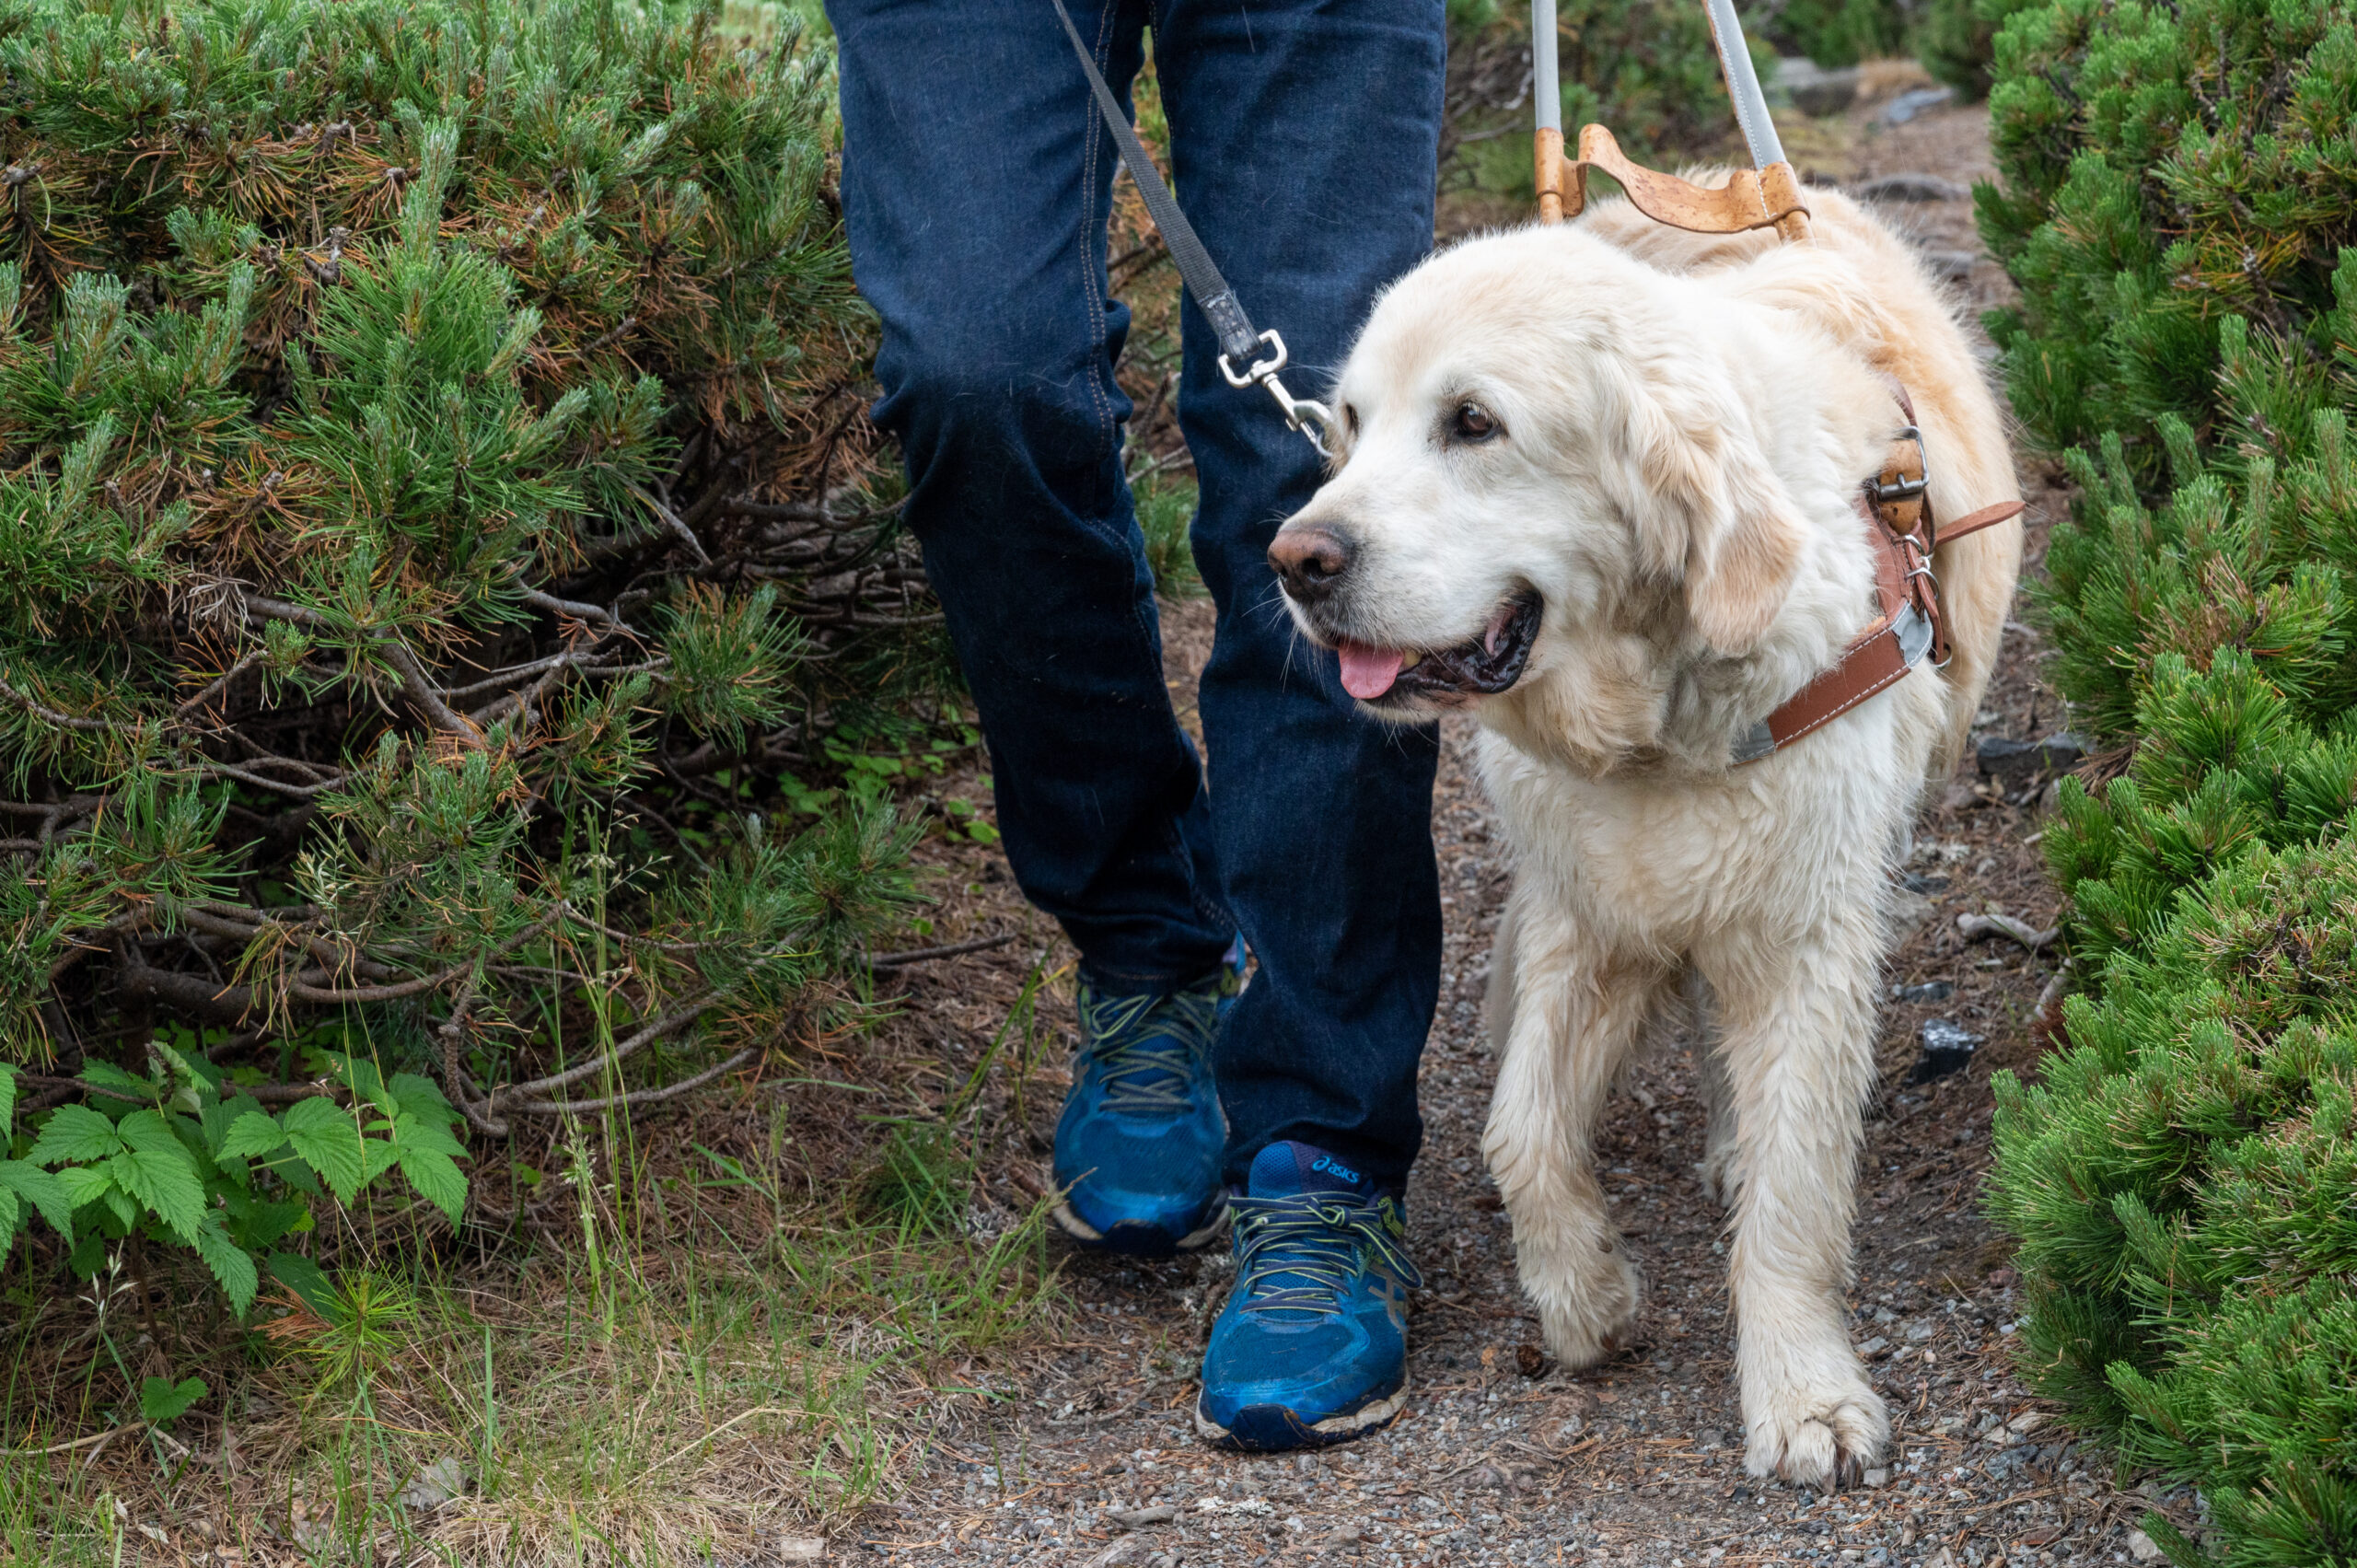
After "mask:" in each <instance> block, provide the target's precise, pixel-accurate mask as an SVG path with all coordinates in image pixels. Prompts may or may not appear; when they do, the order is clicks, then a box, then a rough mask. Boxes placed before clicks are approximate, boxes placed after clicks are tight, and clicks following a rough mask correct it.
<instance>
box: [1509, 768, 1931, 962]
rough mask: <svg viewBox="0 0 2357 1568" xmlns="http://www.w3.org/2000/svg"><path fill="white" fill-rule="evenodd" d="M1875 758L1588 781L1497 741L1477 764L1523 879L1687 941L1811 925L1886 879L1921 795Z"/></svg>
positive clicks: (1582, 908)
mask: <svg viewBox="0 0 2357 1568" xmlns="http://www.w3.org/2000/svg"><path fill="white" fill-rule="evenodd" d="M1863 750H1864V752H1865V753H1867V754H1860V752H1859V751H1854V750H1853V751H1852V752H1851V753H1850V754H1849V755H1847V756H1845V757H1843V758H1840V761H1841V762H1842V763H1844V764H1846V765H1844V766H1832V765H1829V764H1830V763H1831V762H1833V761H1835V759H1833V758H1831V757H1830V756H1829V757H1827V758H1826V759H1824V760H1823V761H1820V762H1817V764H1816V765H1809V766H1801V767H1794V766H1789V765H1787V766H1782V767H1778V768H1773V769H1761V768H1754V769H1738V770H1735V771H1732V772H1728V773H1726V774H1724V775H1717V776H1708V777H1700V778H1698V777H1694V776H1692V775H1685V776H1679V775H1677V774H1673V773H1670V772H1666V770H1665V771H1662V772H1631V773H1628V774H1626V775H1608V776H1606V777H1603V778H1589V777H1584V776H1582V775H1579V774H1576V773H1573V772H1568V771H1566V770H1563V769H1561V768H1558V767H1552V766H1550V765H1548V764H1546V763H1544V762H1541V761H1537V760H1535V759H1533V758H1531V757H1530V756H1529V755H1528V754H1527V753H1525V752H1523V751H1521V750H1518V749H1515V747H1514V746H1513V745H1512V744H1511V743H1509V742H1507V741H1505V740H1504V739H1503V738H1500V737H1498V736H1496V735H1494V734H1492V733H1488V732H1485V733H1484V734H1483V735H1482V738H1481V741H1480V747H1479V749H1478V753H1477V755H1478V759H1479V765H1480V773H1481V777H1482V783H1483V784H1484V786H1485V787H1486V788H1487V790H1488V792H1489V795H1490V798H1491V800H1492V803H1493V804H1494V805H1495V807H1496V809H1497V813H1498V818H1499V822H1500V825H1501V827H1502V828H1503V829H1504V832H1505V836H1506V839H1507V842H1509V844H1510V845H1511V846H1512V847H1513V850H1514V858H1515V875H1516V876H1517V877H1523V878H1527V877H1534V876H1535V877H1543V878H1545V879H1546V881H1547V883H1548V884H1549V885H1550V892H1549V896H1550V898H1551V899H1553V900H1557V901H1558V902H1559V903H1560V904H1561V905H1563V906H1568V910H1569V912H1574V913H1576V914H1578V915H1579V916H1580V917H1582V918H1584V919H1585V920H1587V921H1589V922H1591V923H1594V924H1596V925H1597V926H1599V927H1602V928H1604V929H1607V930H1609V931H1611V932H1613V933H1615V934H1616V935H1618V936H1620V938H1621V939H1623V940H1626V941H1629V942H1633V943H1637V944H1641V945H1646V946H1654V945H1665V946H1683V945H1685V944H1688V943H1690V942H1692V941H1694V940H1696V939H1697V938H1698V937H1700V936H1701V935H1706V934H1708V933H1709V932H1712V931H1714V930H1724V929H1726V928H1728V927H1730V926H1734V925H1754V924H1760V923H1777V924H1783V925H1794V924H1805V923H1810V922H1812V921H1814V920H1817V919H1819V918H1822V917H1824V916H1826V915H1828V914H1829V913H1831V912H1833V909H1834V906H1835V905H1837V904H1838V903H1840V901H1842V900H1854V899H1855V898H1857V897H1858V896H1859V889H1860V888H1861V887H1862V885H1865V884H1868V883H1871V882H1873V881H1875V880H1876V879H1877V878H1878V876H1879V871H1880V868H1881V866H1882V864H1883V862H1884V861H1885V860H1886V859H1887V856H1888V854H1889V849H1890V845H1891V844H1892V843H1893V842H1895V838H1896V834H1897V830H1898V824H1899V823H1900V822H1902V821H1903V820H1904V819H1905V817H1906V815H1907V811H1908V807H1909V805H1910V803H1911V801H1912V798H1913V793H1914V791H1913V785H1912V784H1911V781H1910V780H1909V779H1908V778H1907V777H1906V776H1905V774H1904V771H1903V770H1902V769H1899V768H1896V767H1893V766H1891V765H1889V764H1890V763H1892V762H1894V761H1896V759H1893V758H1889V757H1888V756H1887V755H1885V756H1875V755H1872V754H1871V753H1872V752H1874V751H1875V750H1878V748H1871V747H1870V748H1864V749H1863ZM1792 761H1799V759H1793V760H1792Z"/></svg>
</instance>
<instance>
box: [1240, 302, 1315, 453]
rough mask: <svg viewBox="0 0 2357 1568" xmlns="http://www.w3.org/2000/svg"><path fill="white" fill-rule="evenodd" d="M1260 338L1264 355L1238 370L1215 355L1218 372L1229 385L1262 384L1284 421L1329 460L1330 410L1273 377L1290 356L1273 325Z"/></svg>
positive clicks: (1241, 386) (1254, 385)
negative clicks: (1266, 353) (1266, 351)
mask: <svg viewBox="0 0 2357 1568" xmlns="http://www.w3.org/2000/svg"><path fill="white" fill-rule="evenodd" d="M1260 341H1261V342H1262V343H1266V344H1268V345H1269V357H1268V358H1266V359H1256V360H1254V361H1253V362H1252V363H1251V364H1250V365H1249V366H1246V367H1245V369H1244V370H1243V372H1242V373H1241V374H1239V373H1238V372H1237V368H1236V366H1235V363H1234V362H1233V361H1232V360H1230V359H1229V357H1228V356H1227V355H1226V354H1221V355H1220V356H1219V373H1220V374H1221V375H1223V376H1225V377H1227V384H1228V385H1229V386H1231V387H1239V388H1251V387H1266V388H1267V389H1269V395H1270V396H1271V397H1272V398H1274V399H1276V400H1277V406H1278V407H1279V408H1281V409H1283V410H1284V414H1285V424H1288V425H1290V426H1291V427H1292V428H1294V429H1295V430H1298V431H1300V432H1301V433H1302V435H1304V436H1307V437H1308V438H1309V444H1310V445H1311V446H1313V447H1317V448H1318V456H1319V457H1321V458H1325V459H1329V461H1330V460H1331V459H1332V458H1333V456H1334V454H1333V453H1332V452H1331V451H1329V450H1328V449H1327V446H1326V437H1327V436H1328V435H1329V433H1331V432H1332V430H1333V428H1334V411H1333V410H1331V409H1329V408H1328V407H1327V406H1326V405H1325V404H1324V403H1321V402H1315V401H1311V400H1310V399H1308V398H1296V397H1295V396H1294V395H1293V394H1292V393H1291V392H1289V391H1287V390H1285V384H1284V383H1283V381H1280V380H1278V379H1277V372H1278V371H1280V370H1283V368H1284V367H1285V365H1286V363H1287V361H1288V360H1289V359H1290V357H1291V356H1290V355H1289V354H1286V352H1285V340H1284V339H1283V338H1281V337H1279V336H1278V335H1277V331H1276V329H1275V328H1273V327H1271V328H1270V329H1269V330H1268V331H1265V332H1262V333H1261V334H1260Z"/></svg>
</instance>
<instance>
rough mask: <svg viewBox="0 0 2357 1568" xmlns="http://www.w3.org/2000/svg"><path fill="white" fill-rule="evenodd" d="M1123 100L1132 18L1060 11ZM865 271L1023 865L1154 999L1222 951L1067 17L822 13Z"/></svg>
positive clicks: (1008, 834)
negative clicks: (1139, 511) (1125, 392)
mask: <svg viewBox="0 0 2357 1568" xmlns="http://www.w3.org/2000/svg"><path fill="white" fill-rule="evenodd" d="M1072 9H1073V12H1074V20H1075V21H1077V22H1078V23H1079V25H1080V26H1081V28H1082V29H1083V32H1084V34H1085V35H1086V36H1088V37H1089V38H1091V39H1092V40H1093V41H1095V43H1096V45H1097V51H1098V56H1099V59H1100V61H1101V62H1103V63H1105V64H1106V65H1107V69H1108V75H1109V77H1110V79H1111V80H1113V81H1114V82H1115V83H1117V84H1126V83H1127V81H1128V80H1129V78H1130V77H1131V76H1132V75H1134V73H1135V72H1136V70H1137V67H1138V64H1139V62H1140V59H1141V43H1140V31H1141V29H1142V27H1143V25H1144V5H1143V4H1142V0H1087V3H1086V4H1074V6H1072ZM828 14H829V17H830V19H831V20H832V22H833V24H834V28H835V34H836V38H837V41H838V45H839V48H840V54H841V63H842V113H843V141H844V156H843V177H842V196H843V215H844V218H845V222H846V225H847V226H848V228H849V231H850V238H851V247H852V268H853V275H854V276H855V278H856V279H857V281H858V284H859V286H860V291H861V293H862V294H863V295H864V296H865V297H866V299H867V301H868V303H869V304H870V305H872V306H873V307H874V308H875V310H876V312H877V317H878V318H879V319H880V320H881V321H882V324H883V330H884V331H883V343H882V346H881V349H880V351H879V352H878V354H877V361H876V375H877V381H878V382H879V383H880V384H881V386H882V389H883V397H882V399H881V400H880V401H878V402H877V405H876V420H877V424H879V425H881V426H882V427H883V428H884V429H885V430H887V431H888V432H889V433H890V434H892V435H893V436H897V437H899V439H900V445H901V449H902V452H903V454H904V456H905V458H906V459H907V462H908V470H909V482H910V494H909V501H908V510H907V517H908V521H909V525H910V527H911V529H912V530H913V531H914V532H915V534H916V536H917V538H918V540H919V541H920V542H921V543H922V544H923V548H924V561H925V571H926V575H928V577H929V578H930V579H931V581H932V584H933V587H934V591H935V593H936V594H937V595H939V597H940V599H941V603H942V607H943V610H944V611H945V612H946V619H947V624H948V631H949V635H950V640H951V642H952V643H953V644H954V645H955V646H956V648H957V653H958V661H959V664H960V665H961V666H962V668H964V671H965V675H966V680H967V683H968V685H969V686H970V688H971V690H972V691H973V694H974V702H975V705H976V707H977V709H978V710H979V711H980V714H981V726H982V733H983V736H984V738H986V740H987V742H988V744H989V747H990V756H991V764H992V774H993V786H994V791H995V795H996V800H997V806H998V825H999V830H1000V832H1001V834H1002V835H1003V836H1004V843H1005V849H1006V856H1007V861H1008V864H1009V865H1011V866H1012V867H1013V869H1014V872H1015V877H1016V881H1017V883H1018V884H1020V885H1021V887H1022V889H1023V891H1024V893H1025V895H1026V896H1027V897H1028V898H1029V899H1030V900H1031V901H1032V902H1033V903H1034V904H1036V905H1038V906H1039V908H1040V909H1042V910H1045V911H1046V912H1048V913H1050V914H1051V915H1053V916H1054V917H1055V918H1056V919H1057V921H1059V922H1060V923H1062V926H1063V928H1064V930H1065V932H1066V933H1067V934H1068V935H1070V936H1071V938H1072V940H1073V943H1074V946H1075V947H1078V948H1079V950H1080V954H1081V965H1082V974H1083V978H1084V979H1085V980H1086V981H1088V982H1090V983H1091V984H1092V985H1093V986H1094V987H1096V988H1097V990H1098V991H1100V992H1104V993H1116V994H1128V993H1166V992H1169V991H1172V990H1175V989H1178V988H1179V987H1181V986H1185V985H1188V984H1190V983H1193V982H1196V981H1201V980H1202V979H1203V978H1204V977H1205V976H1206V975H1208V974H1210V973H1211V972H1213V970H1216V968H1217V967H1218V965H1219V963H1220V959H1221V956H1222V954H1223V952H1224V951H1225V948H1226V947H1227V946H1228V944H1229V942H1230V941H1231V939H1232V938H1233V935H1234V929H1233V925H1232V923H1231V921H1230V919H1229V917H1228V915H1227V913H1226V912H1225V909H1224V908H1223V907H1222V905H1221V902H1220V899H1219V893H1218V884H1217V878H1216V875H1215V874H1214V872H1213V851H1212V833H1211V827H1210V823H1209V819H1208V817H1207V814H1206V812H1205V808H1204V803H1203V798H1202V770H1201V768H1200V766H1199V764H1198V762H1197V760H1196V756H1195V751H1194V748H1193V747H1192V746H1191V745H1190V743H1189V741H1188V739H1187V737H1186V734H1185V732H1184V731H1183V730H1181V729H1180V728H1179V724H1178V721H1177V719H1176V717H1175V716H1174V715H1173V714H1172V712H1171V707H1170V701H1169V694H1168V691H1167V689H1166V688H1165V686H1164V684H1163V675H1162V647H1161V634H1160V630H1159V627H1158V625H1157V623H1156V621H1155V607H1154V588H1153V578H1152V575H1151V573H1150V572H1149V570H1148V568H1147V566H1146V563H1145V554H1144V546H1143V544H1142V541H1141V540H1140V539H1139V537H1138V530H1137V525H1136V521H1135V518H1134V517H1133V515H1132V511H1131V504H1130V495H1129V490H1128V486H1127V485H1126V484H1125V483H1124V482H1123V481H1122V476H1121V463H1120V447H1121V425H1122V422H1123V421H1124V420H1125V419H1126V418H1127V417H1128V416H1129V412H1130V405H1129V402H1128V401H1127V400H1126V399H1125V398H1123V397H1122V395H1121V392H1120V388H1119V387H1118V386H1116V385H1115V383H1114V380H1113V373H1112V370H1113V364H1114V361H1115V359H1116V358H1117V357H1118V355H1119V354H1120V347H1121V341H1122V337H1123V335H1124V333H1125V332H1126V331H1127V330H1128V326H1129V312H1128V310H1127V309H1126V308H1124V307H1122V306H1121V305H1120V303H1119V302H1117V301H1113V300H1110V299H1109V298H1108V297H1107V293H1106V281H1105V233H1106V222H1107V218H1108V215H1109V210H1110V202H1111V189H1112V178H1113V170H1114V168H1115V165H1116V161H1117V155H1116V153H1115V152H1114V150H1113V147H1112V145H1111V143H1110V140H1109V136H1108V135H1107V133H1106V130H1105V127H1104V125H1103V124H1102V123H1101V122H1099V121H1098V119H1097V110H1096V108H1095V106H1094V104H1093V103H1092V102H1091V101H1090V99H1089V96H1088V93H1087V90H1086V87H1085V85H1084V79H1083V77H1082V76H1081V75H1080V72H1079V67H1078V64H1077V63H1076V62H1075V61H1074V59H1073V55H1072V49H1071V45H1070V44H1069V43H1068V42H1067V41H1065V38H1064V34H1063V31H1062V27H1061V26H1060V25H1059V23H1058V22H1057V19H1056V15H1055V11H1054V9H1053V7H1051V6H1049V5H1048V4H1047V3H1046V0H1039V4H1038V5H1037V6H1029V5H1025V6H1004V5H1000V4H996V3H994V0H926V3H924V4H921V5H920V4H909V3H906V0H899V3H896V0H830V4H829V6H828Z"/></svg>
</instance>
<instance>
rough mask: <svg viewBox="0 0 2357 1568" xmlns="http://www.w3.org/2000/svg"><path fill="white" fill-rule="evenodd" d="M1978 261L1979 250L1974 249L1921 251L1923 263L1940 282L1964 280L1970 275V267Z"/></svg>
mask: <svg viewBox="0 0 2357 1568" xmlns="http://www.w3.org/2000/svg"><path fill="white" fill-rule="evenodd" d="M1979 262H1980V252H1978V251H1975V250H1926V251H1924V252H1923V265H1925V266H1927V267H1929V268H1931V269H1932V275H1933V277H1935V278H1937V279H1939V280H1940V281H1941V282H1942V283H1962V282H1964V280H1965V279H1967V278H1968V277H1970V276H1971V275H1972V269H1973V268H1974V267H1975V266H1976V265H1978V264H1979Z"/></svg>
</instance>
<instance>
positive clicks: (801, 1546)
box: [769, 1536, 827, 1562]
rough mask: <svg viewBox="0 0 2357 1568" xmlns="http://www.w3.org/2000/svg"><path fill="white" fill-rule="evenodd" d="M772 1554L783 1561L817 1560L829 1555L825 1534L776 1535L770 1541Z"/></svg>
mask: <svg viewBox="0 0 2357 1568" xmlns="http://www.w3.org/2000/svg"><path fill="white" fill-rule="evenodd" d="M769 1549H770V1555H771V1556H772V1557H774V1558H776V1559H777V1560H778V1561H779V1562H818V1561H819V1559H820V1558H821V1557H824V1556H826V1555H827V1538H826V1537H824V1536H776V1537H772V1539H771V1540H770V1542H769Z"/></svg>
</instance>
